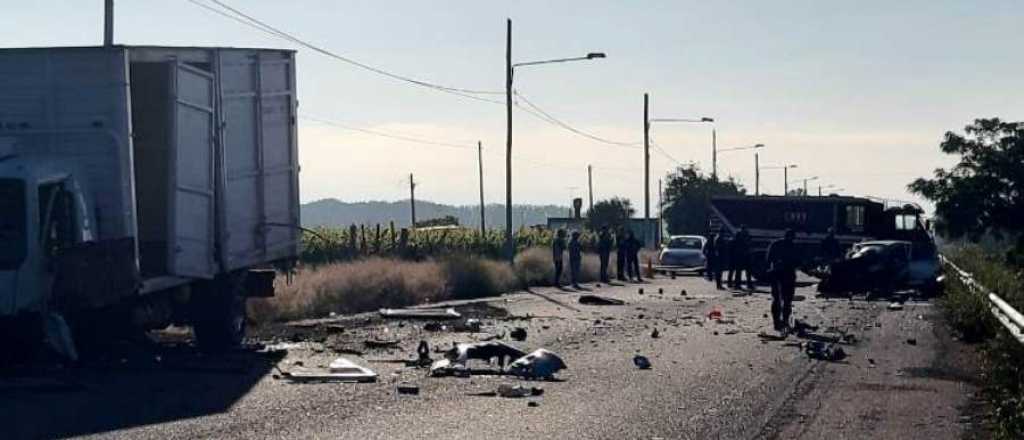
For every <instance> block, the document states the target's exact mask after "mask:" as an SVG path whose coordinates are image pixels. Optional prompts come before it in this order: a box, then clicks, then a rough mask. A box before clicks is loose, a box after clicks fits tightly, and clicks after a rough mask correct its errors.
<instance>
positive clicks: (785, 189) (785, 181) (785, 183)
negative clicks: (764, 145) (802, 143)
mask: <svg viewBox="0 0 1024 440" xmlns="http://www.w3.org/2000/svg"><path fill="white" fill-rule="evenodd" d="M782 195H783V197H785V196H788V195H789V165H783V166H782Z"/></svg>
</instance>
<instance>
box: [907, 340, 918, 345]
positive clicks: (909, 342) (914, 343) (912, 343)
mask: <svg viewBox="0 0 1024 440" xmlns="http://www.w3.org/2000/svg"><path fill="white" fill-rule="evenodd" d="M907 344H909V345H917V339H914V338H908V339H907Z"/></svg>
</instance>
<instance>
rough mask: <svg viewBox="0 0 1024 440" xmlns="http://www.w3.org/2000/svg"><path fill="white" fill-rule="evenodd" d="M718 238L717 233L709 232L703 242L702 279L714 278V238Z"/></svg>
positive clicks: (709, 279) (712, 279)
mask: <svg viewBox="0 0 1024 440" xmlns="http://www.w3.org/2000/svg"><path fill="white" fill-rule="evenodd" d="M717 238H718V233H717V232H716V233H714V234H711V236H710V237H708V241H707V242H706V243H704V249H703V250H702V252H703V253H704V279H706V280H708V281H714V279H715V263H716V261H715V259H716V258H717V257H718V256H717V255H715V253H716V252H717V251H716V250H715V239H717Z"/></svg>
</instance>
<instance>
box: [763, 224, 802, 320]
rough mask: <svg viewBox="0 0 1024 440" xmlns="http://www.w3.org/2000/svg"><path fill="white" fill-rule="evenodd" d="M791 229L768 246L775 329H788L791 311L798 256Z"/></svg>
mask: <svg viewBox="0 0 1024 440" xmlns="http://www.w3.org/2000/svg"><path fill="white" fill-rule="evenodd" d="M795 236H796V234H795V233H794V232H793V230H792V229H787V230H786V235H784V236H783V238H782V239H780V240H775V241H774V242H772V244H771V246H768V256H767V260H768V261H767V262H768V273H769V275H770V277H771V280H772V323H773V324H774V326H775V330H778V331H780V332H783V333H788V331H789V317H790V315H792V313H793V296H794V294H795V290H796V268H797V265H798V264H799V256H798V255H797V252H796V246H795V245H794V244H793V238H794V237H795Z"/></svg>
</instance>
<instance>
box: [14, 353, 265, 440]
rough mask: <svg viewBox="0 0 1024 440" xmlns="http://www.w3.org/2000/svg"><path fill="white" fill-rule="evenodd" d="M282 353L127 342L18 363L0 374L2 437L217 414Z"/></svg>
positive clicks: (64, 433)
mask: <svg viewBox="0 0 1024 440" xmlns="http://www.w3.org/2000/svg"><path fill="white" fill-rule="evenodd" d="M284 355H285V352H284V351H276V352H266V351H259V350H257V349H256V348H248V349H240V350H238V351H234V352H230V353H226V354H221V355H204V354H202V353H199V352H198V351H196V350H195V349H194V348H193V347H191V346H183V345H167V344H153V345H147V344H132V345H131V346H119V347H117V348H116V349H114V350H112V351H110V352H107V353H104V354H103V355H102V356H99V357H97V358H95V359H92V360H89V361H84V362H82V364H81V365H79V366H75V367H73V368H57V367H46V366H38V365H32V366H22V367H18V368H17V369H14V370H9V371H5V372H3V374H2V376H0V424H2V425H3V426H4V431H5V432H4V435H3V436H4V437H5V438H56V437H71V436H79V435H87V434H95V433H101V432H108V431H114V430H120V429H127V428H132V427H137V426H143V425H151V424H156V423H166V422H171V421H176V420H181V419H188V418H193V417H199V416H204V415H209V414H214V413H221V412H224V411H226V410H227V409H228V408H230V407H231V406H232V405H233V404H234V403H235V402H237V401H238V400H239V399H240V398H242V396H245V395H246V394H247V393H248V392H249V391H250V390H251V389H252V388H253V387H254V386H255V385H256V383H257V382H259V381H260V379H261V378H262V377H264V376H265V375H266V374H267V373H268V372H269V371H270V370H271V369H273V368H274V366H275V365H276V363H277V362H278V361H279V360H281V358H283V357H284Z"/></svg>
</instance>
